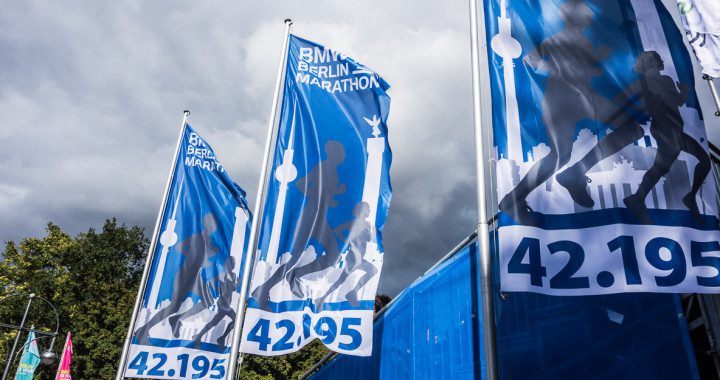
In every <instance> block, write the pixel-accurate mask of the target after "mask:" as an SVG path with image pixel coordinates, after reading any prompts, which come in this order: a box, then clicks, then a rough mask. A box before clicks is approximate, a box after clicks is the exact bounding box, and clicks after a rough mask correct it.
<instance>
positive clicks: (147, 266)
mask: <svg viewBox="0 0 720 380" xmlns="http://www.w3.org/2000/svg"><path fill="white" fill-rule="evenodd" d="M188 116H190V111H188V110H185V111H183V119H182V125H181V126H180V134H179V135H178V140H177V143H176V144H175V154H174V155H173V160H172V164H171V165H170V174H168V179H167V182H166V183H165V192H164V193H163V200H162V205H161V206H160V210H158V214H157V218H156V219H155V229H154V230H153V234H152V240H150V248H149V249H148V255H147V258H146V259H145V269H143V274H142V279H141V280H140V289H139V290H138V294H137V297H135V306H134V307H133V312H132V317H131V318H130V326H129V327H128V332H127V335H126V336H125V343H124V344H123V349H122V353H121V354H120V364H119V366H118V370H117V374H116V375H115V380H121V379H122V378H123V373H124V372H125V365H126V363H127V354H128V349H129V348H130V340H131V339H132V333H133V330H135V322H136V321H135V319H137V314H138V309H139V308H140V302H141V301H142V299H143V295H144V294H145V286H146V285H147V280H148V274H149V273H150V266H151V265H152V259H153V257H154V256H155V247H156V246H157V240H158V232H159V230H160V223H161V222H162V216H163V213H165V208H166V207H167V200H168V195H169V193H170V184H171V183H172V181H173V177H175V167H176V166H177V159H178V154H179V153H180V144H181V143H182V139H183V134H184V133H185V126H186V125H187V120H188Z"/></svg>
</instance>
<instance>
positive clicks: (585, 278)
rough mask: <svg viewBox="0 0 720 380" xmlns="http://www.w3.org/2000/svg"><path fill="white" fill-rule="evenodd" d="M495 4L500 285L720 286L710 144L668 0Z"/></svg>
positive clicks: (491, 6) (580, 290)
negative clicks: (665, 1) (665, 2)
mask: <svg viewBox="0 0 720 380" xmlns="http://www.w3.org/2000/svg"><path fill="white" fill-rule="evenodd" d="M486 10H487V25H488V36H490V37H491V38H492V39H491V46H490V47H489V49H488V53H489V55H490V62H489V63H490V67H491V70H490V71H491V82H492V93H493V94H492V95H493V118H494V135H495V144H496V149H497V158H498V161H497V180H498V186H497V196H498V199H499V209H500V214H499V216H500V218H499V237H500V242H499V245H500V246H499V248H500V273H501V288H502V290H504V291H533V292H540V293H546V294H555V295H581V294H607V293H618V292H648V291H649V292H683V293H685V292H687V293H690V292H718V290H719V289H720V272H719V271H720V243H719V242H718V240H719V238H720V234H719V233H718V217H717V201H716V195H715V188H714V184H713V178H712V175H709V171H710V158H709V155H708V153H707V150H708V146H707V138H706V134H705V129H704V125H703V118H702V113H701V111H700V108H699V104H698V101H697V98H696V95H695V92H694V88H695V85H694V80H693V72H692V66H691V61H690V58H689V55H688V52H687V50H686V48H685V47H684V45H683V40H682V39H683V37H682V35H681V34H680V33H679V31H678V29H677V27H676V26H675V23H674V22H673V20H672V17H671V16H670V14H669V13H668V12H667V10H666V9H665V8H664V6H663V5H662V3H661V1H660V0H603V1H600V0H596V1H577V0H540V1H536V0H532V1H531V0H496V1H488V2H486Z"/></svg>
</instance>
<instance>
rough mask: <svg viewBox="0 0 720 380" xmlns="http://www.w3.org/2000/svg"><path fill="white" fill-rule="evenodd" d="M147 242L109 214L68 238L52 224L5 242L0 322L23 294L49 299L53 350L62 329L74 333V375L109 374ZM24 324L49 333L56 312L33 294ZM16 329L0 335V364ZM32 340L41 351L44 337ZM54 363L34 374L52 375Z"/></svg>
mask: <svg viewBox="0 0 720 380" xmlns="http://www.w3.org/2000/svg"><path fill="white" fill-rule="evenodd" d="M147 247H148V240H147V239H146V238H145V237H144V235H143V230H142V229H141V228H140V227H126V226H125V225H118V223H117V222H116V221H115V220H114V219H113V220H108V221H106V223H105V225H104V226H103V228H102V231H101V232H96V231H95V230H94V229H90V230H89V231H88V232H86V233H81V234H79V235H78V236H76V237H71V236H70V235H68V234H67V233H65V232H64V231H62V230H61V229H60V227H58V226H57V225H55V224H52V223H50V224H48V226H47V236H46V237H44V238H42V239H37V238H27V239H23V240H22V241H21V242H20V244H15V243H14V242H8V243H7V244H6V245H5V250H4V252H3V253H2V255H3V256H4V260H3V261H2V262H0V288H2V289H3V294H4V296H3V297H2V298H0V299H2V300H1V301H0V321H3V322H7V323H12V324H16V325H17V324H19V323H20V320H21V319H22V313H23V312H24V310H25V305H26V304H27V294H29V293H35V294H37V295H38V296H40V297H43V298H46V299H48V300H49V301H50V302H51V303H52V304H53V305H55V307H56V308H57V311H58V314H59V317H60V332H61V335H60V336H58V338H57V341H56V347H55V351H56V352H57V353H58V355H59V353H60V351H61V350H62V344H63V342H64V334H65V333H66V332H67V331H72V333H73V343H74V355H73V365H72V367H73V368H72V375H73V378H77V379H111V378H113V377H114V374H115V367H116V366H117V362H118V358H119V356H120V351H121V349H122V343H123V340H124V339H125V334H126V332H127V326H128V322H129V318H130V314H131V309H132V306H133V303H134V300H135V294H136V292H137V287H138V283H139V281H140V275H141V272H142V265H143V261H144V256H145V254H146V251H147ZM26 324H27V325H28V326H29V325H31V324H34V325H35V326H36V327H37V328H39V329H42V330H43V331H49V332H50V331H52V330H53V329H54V327H55V315H54V313H53V312H52V310H50V308H49V306H47V305H46V304H45V303H44V302H42V301H40V300H36V301H34V302H33V305H32V308H31V311H30V314H29V318H28V321H27V322H26ZM14 335H15V333H14V332H13V331H7V330H4V331H3V333H2V335H0V340H1V341H0V360H1V361H2V363H1V364H2V366H3V368H4V365H5V358H6V356H7V352H8V350H9V346H10V345H12V339H13V338H14ZM24 337H25V334H23V337H21V342H24ZM38 344H39V345H40V349H41V351H42V350H44V349H45V348H47V346H48V344H49V339H41V340H39V341H38ZM56 368H57V367H56V366H51V368H50V367H47V366H43V365H41V366H40V367H39V368H38V372H37V373H38V374H39V376H37V378H40V379H51V378H54V377H53V376H54V373H55V370H56ZM13 373H14V367H13Z"/></svg>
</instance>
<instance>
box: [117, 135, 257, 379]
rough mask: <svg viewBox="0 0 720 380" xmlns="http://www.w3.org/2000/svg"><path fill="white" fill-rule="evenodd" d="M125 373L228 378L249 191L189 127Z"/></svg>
mask: <svg viewBox="0 0 720 380" xmlns="http://www.w3.org/2000/svg"><path fill="white" fill-rule="evenodd" d="M176 160H177V161H176V166H175V172H174V175H173V180H172V184H171V187H170V191H169V195H168V199H167V206H166V208H165V211H164V214H163V217H162V223H161V226H160V227H161V228H160V234H159V238H158V241H157V246H156V249H155V256H154V259H153V262H152V267H151V270H150V274H149V278H148V283H147V287H146V288H145V289H141V291H143V294H144V298H143V303H142V305H141V309H140V310H139V313H138V317H137V320H136V322H135V331H134V333H133V337H132V342H131V346H130V351H129V354H128V361H129V364H128V367H127V369H126V370H125V376H127V377H142V378H163V379H180V378H182V379H184V378H189V377H191V376H192V378H194V379H220V378H224V376H225V372H226V366H227V361H228V358H229V356H230V345H231V342H232V334H233V323H234V322H233V321H234V320H235V311H236V309H237V305H238V300H239V290H240V277H241V273H242V266H243V262H242V260H243V258H244V252H245V249H246V241H247V238H248V233H249V226H250V213H249V211H248V207H247V203H246V201H245V192H244V191H243V190H242V189H241V188H240V187H239V186H237V185H236V184H235V183H234V182H233V181H232V180H231V179H230V177H229V176H228V174H227V172H226V171H225V169H224V168H223V166H222V165H221V164H220V162H219V161H218V160H217V157H215V152H214V151H213V150H212V148H211V147H210V145H208V143H207V142H206V141H205V140H203V139H202V138H201V137H200V136H199V135H198V134H197V133H196V132H195V131H193V129H192V128H191V127H190V126H189V125H186V126H185V127H184V130H183V137H182V143H181V146H180V150H179V154H178V156H177V158H176Z"/></svg>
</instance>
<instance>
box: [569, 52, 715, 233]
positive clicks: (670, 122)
mask: <svg viewBox="0 0 720 380" xmlns="http://www.w3.org/2000/svg"><path fill="white" fill-rule="evenodd" d="M664 69H665V63H664V62H663V60H662V58H661V57H660V55H659V54H658V53H657V52H655V51H645V52H642V53H640V54H639V55H638V58H637V60H636V62H635V65H634V67H633V70H634V71H635V72H636V73H637V74H638V75H639V76H640V78H639V79H638V80H637V81H635V82H633V83H632V84H630V85H629V86H628V87H627V88H626V90H625V93H626V94H634V96H631V97H628V98H626V99H625V100H626V102H632V100H631V98H632V97H636V95H640V96H639V101H640V106H641V107H642V108H643V111H644V112H647V113H648V114H649V116H650V118H651V123H650V134H651V135H652V136H653V138H655V140H656V141H657V144H658V148H657V153H656V156H655V162H653V165H652V167H651V168H650V169H649V170H648V171H647V172H646V173H645V175H644V176H643V179H642V182H641V183H640V186H639V187H638V190H637V191H636V192H635V194H632V195H630V196H628V197H626V198H625V199H624V200H623V202H624V203H625V206H627V207H628V208H630V209H632V210H633V211H634V212H635V215H636V216H637V217H638V219H639V220H640V221H641V222H642V223H646V224H647V223H652V220H651V219H650V217H649V216H648V212H647V211H648V210H647V207H646V206H645V198H646V197H647V195H648V194H649V192H650V191H651V190H652V188H653V187H655V185H656V184H657V183H658V181H659V180H660V178H661V177H662V176H663V175H665V174H667V172H668V171H669V170H670V167H671V166H672V164H673V163H674V162H675V161H676V160H677V157H678V155H679V154H680V152H681V151H685V152H687V153H689V154H691V155H693V156H695V157H696V158H697V159H698V164H697V166H696V168H695V173H694V175H693V183H692V187H691V189H690V192H689V193H688V194H686V195H685V196H684V197H683V199H682V202H683V204H685V206H686V207H687V208H688V209H689V210H690V212H692V215H693V217H694V218H695V219H696V220H701V216H700V210H699V209H698V206H697V202H696V201H695V196H696V195H697V193H698V191H699V190H700V187H701V186H702V184H703V182H704V181H705V178H706V177H707V175H708V173H709V172H710V159H709V158H708V155H707V153H706V152H705V150H704V149H703V148H702V146H701V145H700V144H699V143H698V142H697V141H696V140H695V139H694V138H692V137H690V136H689V135H688V134H686V133H684V132H683V120H682V117H681V116H680V110H679V107H680V106H682V105H683V104H684V103H685V100H686V99H687V95H688V86H687V85H686V84H684V83H680V82H678V83H677V87H676V86H675V81H674V80H673V79H672V78H671V77H669V76H667V75H663V74H661V73H660V71H662V70H664ZM618 132H621V133H620V134H618ZM616 134H617V135H616ZM635 140H637V139H636V138H635V137H634V135H632V134H631V133H626V132H625V131H615V132H613V133H611V134H609V135H608V136H607V137H605V138H604V139H603V140H601V141H600V142H599V143H598V144H597V145H595V146H594V147H593V149H592V150H590V152H588V153H587V154H586V155H585V157H583V158H582V159H581V160H580V161H578V162H577V163H575V164H574V165H573V166H571V167H570V168H568V169H567V170H565V171H563V172H562V173H560V174H558V175H557V180H558V183H560V184H561V185H563V186H564V187H565V188H567V190H568V192H570V195H571V196H572V198H573V200H574V201H575V202H576V203H577V204H579V205H581V206H584V207H593V206H594V204H595V202H594V201H593V200H592V198H590V194H589V193H588V191H587V188H586V186H585V181H584V180H583V178H584V177H585V173H586V172H587V171H589V170H590V169H591V168H592V167H593V166H595V164H597V163H598V162H600V161H601V160H603V159H605V158H607V157H610V156H612V155H613V154H615V153H617V152H619V151H620V150H622V149H623V148H624V147H626V146H627V145H630V144H632V143H633V142H634V141H635Z"/></svg>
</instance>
